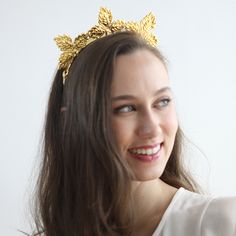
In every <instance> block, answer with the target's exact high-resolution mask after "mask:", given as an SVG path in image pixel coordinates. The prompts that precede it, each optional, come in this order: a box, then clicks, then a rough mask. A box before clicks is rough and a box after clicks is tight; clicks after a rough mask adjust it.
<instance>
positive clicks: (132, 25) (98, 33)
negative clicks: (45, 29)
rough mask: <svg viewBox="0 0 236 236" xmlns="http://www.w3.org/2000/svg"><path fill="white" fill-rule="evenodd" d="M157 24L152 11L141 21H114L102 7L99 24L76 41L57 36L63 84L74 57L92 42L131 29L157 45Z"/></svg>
mask: <svg viewBox="0 0 236 236" xmlns="http://www.w3.org/2000/svg"><path fill="white" fill-rule="evenodd" d="M155 25H156V18H155V16H154V15H153V14H152V13H151V12H150V13H149V14H147V15H146V16H145V17H144V18H143V19H142V20H141V21H140V22H132V21H131V22H124V21H123V20H116V21H113V17H112V13H111V11H110V10H109V9H107V8H105V7H101V8H100V11H99V15H98V24H97V25H95V26H93V27H92V28H91V29H90V30H89V31H88V32H87V33H82V34H80V35H79V36H77V37H76V38H75V39H74V41H73V40H72V39H71V37H70V36H68V35H61V36H57V37H56V38H55V39H54V40H55V41H56V44H57V46H58V47H59V49H60V50H61V51H62V53H61V55H60V58H59V65H58V68H59V69H62V70H63V74H62V76H63V84H65V80H66V78H67V75H68V73H69V69H70V66H71V64H72V62H73V60H74V58H75V57H76V56H77V55H78V54H79V52H80V51H81V50H82V49H83V48H85V47H86V46H87V45H88V44H90V43H91V42H93V41H95V40H96V39H99V38H103V37H105V36H107V35H110V34H113V33H116V32H122V31H131V32H135V33H138V34H139V35H141V36H142V37H143V38H144V39H145V40H146V41H147V43H148V44H150V45H151V46H153V47H155V46H156V45H157V38H156V36H155V35H154V34H152V33H151V31H150V30H151V29H153V28H154V27H155Z"/></svg>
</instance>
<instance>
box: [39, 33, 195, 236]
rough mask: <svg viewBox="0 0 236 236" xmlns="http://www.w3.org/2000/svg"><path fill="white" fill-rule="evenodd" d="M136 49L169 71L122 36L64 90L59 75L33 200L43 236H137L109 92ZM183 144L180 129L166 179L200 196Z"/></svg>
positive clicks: (102, 43) (85, 62)
mask: <svg viewBox="0 0 236 236" xmlns="http://www.w3.org/2000/svg"><path fill="white" fill-rule="evenodd" d="M138 49H147V50H150V51H151V52H153V53H154V54H155V55H156V56H157V57H158V58H159V59H160V60H161V61H162V62H163V63H164V64H165V60H164V58H163V56H162V55H161V53H160V52H159V51H158V50H157V49H156V48H153V47H151V46H149V45H147V43H146V42H145V41H144V40H143V39H141V38H140V37H139V36H138V35H136V34H134V33H129V32H122V33H116V34H113V35H110V36H107V37H104V38H102V39H98V40H96V41H95V42H93V43H91V44H90V45H88V46H87V47H86V48H84V49H83V50H82V51H81V52H80V53H79V55H78V56H77V57H76V58H75V60H74V62H73V64H72V66H71V68H70V71H69V74H68V79H67V81H66V83H65V85H64V86H63V84H62V71H61V70H58V71H57V73H56V76H55V79H54V81H53V84H52V88H51V93H50V98H49V103H48V111H47V116H46V123H45V131H44V143H43V161H42V166H41V170H40V174H39V177H38V181H37V192H36V195H35V223H36V229H37V233H38V234H40V232H42V235H46V236H77V235H96V236H99V235H130V234H131V232H132V226H133V214H132V201H131V199H132V198H131V180H132V173H131V170H130V169H129V168H128V165H127V163H126V162H125V160H123V158H122V157H120V155H119V150H118V148H117V146H116V143H115V139H114V136H113V133H112V129H111V99H110V88H111V82H112V75H113V65H114V62H115V60H116V58H117V56H119V55H121V54H128V53H131V52H133V51H135V50H138ZM62 107H66V111H62V110H61V108H62ZM182 142H183V138H182V132H181V130H180V128H179V129H178V131H177V135H176V139H175V144H174V148H173V151H172V153H171V156H170V159H169V161H168V163H167V166H166V168H165V170H164V173H163V175H162V176H161V179H162V180H163V181H164V182H166V183H168V184H170V185H172V186H174V187H176V188H180V187H184V188H186V189H188V190H190V191H193V192H197V191H198V189H197V184H196V183H195V181H194V180H193V179H192V178H191V176H190V175H189V174H188V173H187V172H186V170H185V168H184V167H183V163H182V161H181V156H182V155H181V147H182ZM37 233H36V235H37Z"/></svg>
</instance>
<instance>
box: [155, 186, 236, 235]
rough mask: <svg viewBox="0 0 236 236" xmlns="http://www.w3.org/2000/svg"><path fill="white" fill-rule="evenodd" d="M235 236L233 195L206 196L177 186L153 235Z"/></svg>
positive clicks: (235, 211)
mask: <svg viewBox="0 0 236 236" xmlns="http://www.w3.org/2000/svg"><path fill="white" fill-rule="evenodd" d="M198 235H199V236H236V197H218V198H216V197H209V196H204V195H200V194H197V193H192V192H190V191H188V190H186V189H184V188H180V189H179V190H178V191H177V192H176V194H175V196H174V198H173V199H172V201H171V203H170V205H169V206H168V208H167V209H166V211H165V213H164V215H163V217H162V219H161V221H160V223H159V225H158V227H157V228H156V230H155V232H154V234H153V236H198Z"/></svg>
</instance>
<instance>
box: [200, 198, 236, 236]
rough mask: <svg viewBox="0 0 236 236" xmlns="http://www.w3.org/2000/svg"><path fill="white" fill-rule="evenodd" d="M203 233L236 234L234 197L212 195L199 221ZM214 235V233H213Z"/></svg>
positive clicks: (235, 201) (235, 200)
mask: <svg viewBox="0 0 236 236" xmlns="http://www.w3.org/2000/svg"><path fill="white" fill-rule="evenodd" d="M201 224H202V227H201V228H202V233H203V235H208V230H209V229H211V230H212V231H214V233H215V235H236V197H213V198H212V200H211V201H210V203H209V205H208V207H207V209H206V211H205V213H204V215H203V218H202V221H201ZM213 235H214V234H213Z"/></svg>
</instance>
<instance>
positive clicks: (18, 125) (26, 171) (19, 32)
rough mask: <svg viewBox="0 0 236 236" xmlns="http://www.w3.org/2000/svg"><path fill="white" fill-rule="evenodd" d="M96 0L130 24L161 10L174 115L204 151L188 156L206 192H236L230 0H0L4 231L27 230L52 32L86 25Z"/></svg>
mask: <svg viewBox="0 0 236 236" xmlns="http://www.w3.org/2000/svg"><path fill="white" fill-rule="evenodd" d="M100 6H106V7H108V8H110V9H111V10H112V11H113V13H114V17H115V18H121V19H122V18H123V19H126V20H139V19H140V18H141V17H143V16H144V15H145V14H146V13H147V12H149V11H152V12H153V13H154V14H155V15H156V16H157V28H156V34H157V35H158V37H159V40H160V45H159V48H160V50H161V51H162V52H163V53H164V55H165V56H166V57H167V58H168V60H169V73H170V79H171V81H172V86H173V90H174V92H175V96H176V104H177V109H178V113H179V117H180V121H181V124H182V127H183V129H184V131H185V133H186V134H187V136H188V138H189V139H190V140H191V141H192V142H193V143H194V144H195V145H196V146H197V147H199V148H200V150H201V152H200V151H199V150H198V149H197V148H196V147H195V146H194V145H190V149H189V151H188V152H187V155H186V158H187V160H188V161H187V162H188V163H189V165H190V167H191V170H192V172H193V174H194V175H195V177H196V178H197V179H198V180H199V181H200V183H201V184H202V185H203V186H204V187H205V189H206V190H208V192H209V193H211V194H214V195H236V182H235V180H236V148H235V147H236V142H235V135H236V1H235V0H198V1H196V0H195V1H194V0H178V1H174V0H153V1H151V0H145V1H135V0H130V1H127V0H125V1H124V0H119V1H101V0H93V1H92V0H86V1H81V0H64V1H63V0H50V1H49V0H40V1H39V0H38V1H32V0H21V1H19V0H1V1H0V32H1V36H0V68H1V70H0V71H1V76H0V82H1V83H0V108H1V111H0V112H1V113H0V114H1V116H0V120H1V122H0V145H1V148H0V161H1V163H0V235H3V236H15V235H21V234H20V233H18V232H17V231H16V229H21V230H26V231H27V230H28V229H29V225H28V218H27V217H28V215H29V214H28V212H27V201H28V198H29V195H30V192H31V191H32V184H33V182H34V179H33V177H32V173H35V172H36V169H35V163H36V162H37V160H38V158H39V157H38V155H37V152H38V144H39V139H40V134H41V130H42V126H43V119H44V114H45V107H46V103H47V98H48V92H49V87H50V84H51V81H52V77H53V74H54V70H55V68H56V65H57V59H58V56H59V50H58V49H57V47H56V45H55V43H54V41H53V38H54V37H55V36H56V35H58V34H64V33H68V34H70V35H71V36H73V37H75V36H76V35H77V34H78V33H79V32H84V31H87V29H89V28H90V27H91V26H93V25H94V24H95V23H96V22H97V14H98V10H99V7H100Z"/></svg>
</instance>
